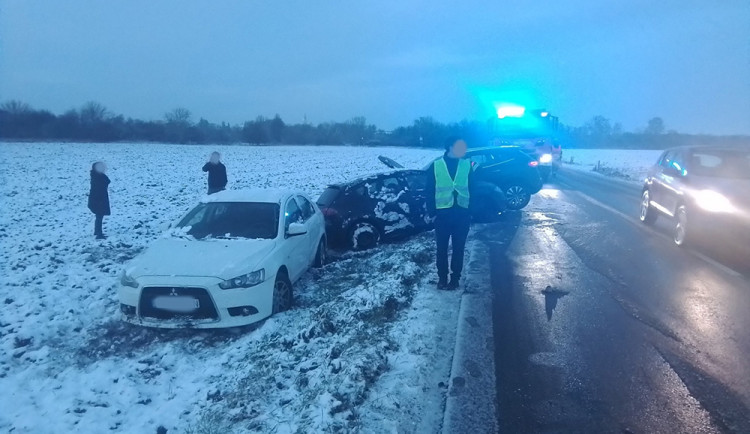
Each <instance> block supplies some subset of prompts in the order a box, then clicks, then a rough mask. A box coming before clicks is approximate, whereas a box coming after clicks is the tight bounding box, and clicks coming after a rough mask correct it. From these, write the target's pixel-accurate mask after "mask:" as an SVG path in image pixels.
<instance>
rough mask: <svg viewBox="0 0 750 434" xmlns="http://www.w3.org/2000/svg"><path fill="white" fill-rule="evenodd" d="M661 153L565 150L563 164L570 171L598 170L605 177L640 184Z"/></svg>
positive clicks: (652, 151) (621, 150) (646, 151)
mask: <svg viewBox="0 0 750 434" xmlns="http://www.w3.org/2000/svg"><path fill="white" fill-rule="evenodd" d="M661 153H662V151H654V150H631V149H565V150H563V163H564V165H565V167H566V168H569V169H577V170H585V171H594V170H595V169H596V171H597V172H598V173H600V174H602V175H605V176H612V177H615V178H620V179H623V180H626V181H632V182H638V183H640V182H642V181H643V179H644V178H645V177H646V173H647V172H648V169H649V168H651V166H653V165H654V163H656V160H657V159H658V158H659V156H660V155H661ZM597 167H598V168H597Z"/></svg>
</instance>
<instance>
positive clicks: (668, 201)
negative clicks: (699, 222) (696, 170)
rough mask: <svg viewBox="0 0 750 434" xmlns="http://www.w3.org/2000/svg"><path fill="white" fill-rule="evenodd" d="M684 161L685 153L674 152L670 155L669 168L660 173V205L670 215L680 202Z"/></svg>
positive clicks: (684, 172)
mask: <svg viewBox="0 0 750 434" xmlns="http://www.w3.org/2000/svg"><path fill="white" fill-rule="evenodd" d="M685 161H686V158H685V151H675V152H674V153H673V154H672V155H671V160H670V161H669V167H665V168H664V170H663V171H662V184H661V188H662V191H661V199H660V200H661V205H662V206H663V207H664V208H666V209H667V210H668V211H669V212H670V213H671V214H672V215H674V213H675V212H676V211H677V204H678V203H680V201H681V200H682V196H683V191H684V188H685V175H686V174H687V170H686V168H685Z"/></svg>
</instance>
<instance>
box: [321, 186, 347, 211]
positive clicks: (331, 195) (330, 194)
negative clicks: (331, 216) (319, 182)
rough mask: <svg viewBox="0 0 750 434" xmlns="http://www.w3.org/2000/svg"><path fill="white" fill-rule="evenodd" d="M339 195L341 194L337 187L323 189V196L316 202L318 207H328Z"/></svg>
mask: <svg viewBox="0 0 750 434" xmlns="http://www.w3.org/2000/svg"><path fill="white" fill-rule="evenodd" d="M339 193H341V189H340V188H339V187H328V188H326V189H325V191H324V192H323V194H321V195H320V197H319V198H318V200H317V201H316V202H317V204H318V206H321V207H327V206H330V205H331V204H332V203H333V201H334V200H336V198H337V197H338V195H339Z"/></svg>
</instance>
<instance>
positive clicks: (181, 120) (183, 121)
mask: <svg viewBox="0 0 750 434" xmlns="http://www.w3.org/2000/svg"><path fill="white" fill-rule="evenodd" d="M191 118H192V113H190V110H188V109H186V108H183V107H177V108H176V109H174V110H172V111H170V112H167V113H165V114H164V119H165V120H166V121H167V122H168V123H170V124H178V125H190V124H191V121H190V119H191Z"/></svg>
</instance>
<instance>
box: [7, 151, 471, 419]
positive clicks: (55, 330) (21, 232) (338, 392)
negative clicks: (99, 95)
mask: <svg viewBox="0 0 750 434" xmlns="http://www.w3.org/2000/svg"><path fill="white" fill-rule="evenodd" d="M213 150H219V151H221V152H222V153H223V156H224V161H225V164H226V165H227V169H228V173H229V179H230V185H229V186H230V188H242V187H291V188H295V189H299V190H302V191H305V192H307V193H309V194H311V195H313V196H316V197H317V194H318V193H319V192H320V191H322V189H323V188H324V187H325V186H326V185H327V184H328V183H332V182H338V181H344V180H347V179H350V178H353V177H356V176H360V175H363V174H367V173H373V172H378V171H381V170H383V169H384V166H382V165H381V163H380V162H378V160H377V158H376V157H377V156H378V155H380V154H385V155H388V156H390V157H392V158H394V159H395V160H397V161H399V162H401V163H402V164H404V165H405V166H407V167H422V166H423V165H424V164H425V163H426V162H427V161H429V160H430V159H431V158H433V157H434V156H436V155H438V154H439V152H436V151H424V150H409V149H396V148H379V149H374V148H338V147H337V148H333V147H261V148H258V147H241V146H226V147H206V146H172V145H154V144H133V145H124V144H106V145H102V144H63V145H57V144H0V176H1V177H2V178H1V179H0V196H1V197H2V203H3V207H2V208H1V210H0V255H1V257H0V278H1V280H0V303H2V310H1V311H0V409H2V410H0V432H13V433H26V432H33V433H47V432H92V433H93V432H96V433H105V432H137V433H154V432H157V429H158V428H159V427H160V426H162V427H164V428H166V429H167V432H169V433H175V432H180V433H182V432H187V433H229V432H253V431H257V432H278V433H283V432H336V431H352V430H354V431H356V430H364V431H367V432H395V431H397V432H434V431H435V430H436V429H437V428H438V427H439V423H440V420H441V418H442V414H441V413H440V406H441V403H442V400H443V399H444V394H445V390H444V387H443V385H444V384H445V383H446V382H447V379H448V376H449V370H450V360H449V357H450V353H451V351H452V349H453V345H454V339H455V324H456V318H457V311H458V301H459V297H460V296H459V294H456V293H442V292H440V293H439V292H437V291H434V290H431V288H430V286H432V285H433V282H432V280H431V279H432V272H431V270H432V263H433V259H434V258H433V251H432V248H431V243H430V242H429V241H430V235H429V234H422V235H420V236H417V237H415V238H413V239H411V240H409V241H407V242H404V243H400V244H390V245H385V246H383V247H381V248H379V249H376V250H373V251H370V252H365V253H346V254H343V255H340V256H339V257H336V258H334V259H335V260H334V261H333V262H331V263H330V264H328V265H327V266H325V267H324V268H323V269H320V270H313V271H311V272H309V273H308V274H307V275H306V276H305V277H304V278H303V279H302V280H301V281H300V282H299V283H298V284H297V285H296V288H295V290H296V295H297V300H296V302H297V306H296V307H295V309H293V310H292V311H290V312H286V313H284V314H281V315H277V316H275V317H273V318H271V319H269V320H268V321H266V322H265V323H262V324H261V325H259V326H257V327H252V328H246V329H242V330H231V331H185V330H171V331H170V330H150V329H143V328H139V327H136V326H130V325H127V324H124V323H122V322H121V321H119V319H118V315H117V313H116V311H117V297H116V290H115V288H116V280H117V274H118V272H119V270H120V269H121V267H122V265H123V263H125V262H126V261H128V260H129V259H131V258H133V257H134V256H135V255H137V254H138V253H139V252H140V251H141V250H142V249H143V248H144V247H145V246H146V245H147V244H148V243H149V242H150V241H152V240H153V239H154V238H155V237H156V236H157V235H158V233H159V229H158V228H159V227H160V226H161V225H162V224H163V223H165V222H169V221H172V220H173V219H175V218H176V217H177V216H179V215H180V214H181V213H183V212H184V211H185V210H186V209H187V208H188V207H190V206H191V205H193V204H194V203H195V202H196V200H197V198H198V197H199V196H200V195H201V194H202V193H203V191H204V187H205V179H204V174H203V173H202V172H201V170H200V168H201V166H202V165H203V163H204V161H205V159H206V158H207V156H208V154H209V153H210V152H211V151H213ZM98 159H102V160H105V161H106V162H107V163H108V164H109V167H110V173H109V176H110V178H111V179H112V184H111V186H110V197H111V202H112V210H113V215H112V216H111V217H110V218H107V219H105V231H106V232H107V233H108V235H110V238H109V240H107V241H105V242H95V241H94V240H93V236H92V232H93V227H92V226H93V216H92V215H90V214H89V213H88V210H87V209H86V195H87V191H88V171H89V169H90V166H91V162H92V161H94V160H98ZM162 432H163V431H162Z"/></svg>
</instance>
